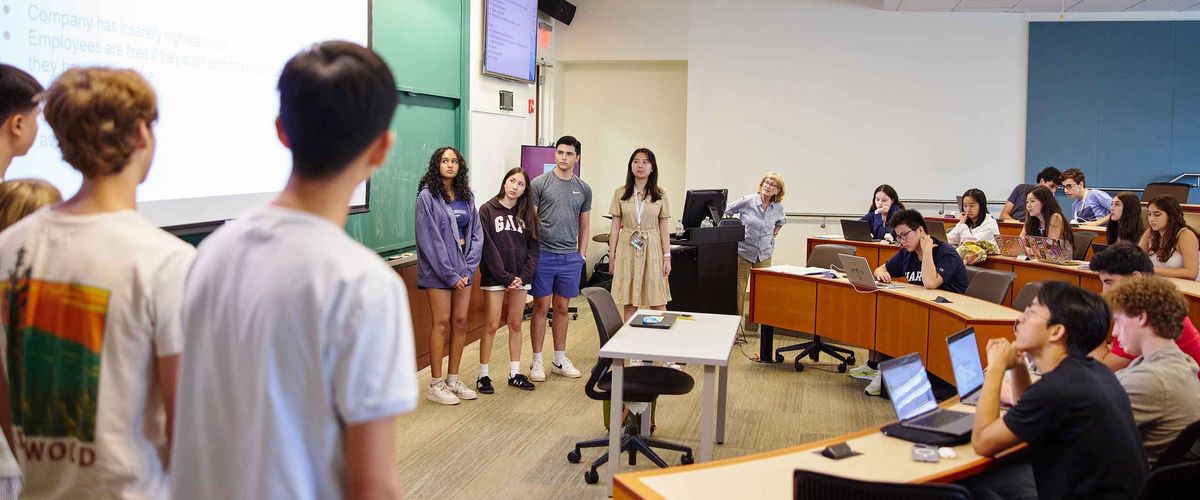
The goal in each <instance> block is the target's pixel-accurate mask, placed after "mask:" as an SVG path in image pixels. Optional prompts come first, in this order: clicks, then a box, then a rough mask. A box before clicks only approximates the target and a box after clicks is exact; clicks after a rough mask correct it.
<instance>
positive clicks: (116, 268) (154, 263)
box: [0, 67, 195, 498]
mask: <svg viewBox="0 0 1200 500" xmlns="http://www.w3.org/2000/svg"><path fill="white" fill-rule="evenodd" d="M45 100H46V121H47V122H48V123H49V124H50V127H51V128H53V129H54V135H55V137H56V138H57V139H58V143H59V148H60V149H61V150H62V156H63V159H64V160H66V161H67V163H69V164H70V165H71V166H72V167H74V168H75V169H76V170H78V171H79V172H80V173H81V174H83V184H82V186H81V187H80V188H79V192H77V193H75V195H74V196H72V197H71V198H70V199H69V200H67V201H65V202H63V203H60V204H58V205H54V206H53V207H50V208H49V209H45V210H40V211H38V212H35V213H33V214H32V215H30V216H28V217H25V218H24V219H22V220H21V221H20V222H18V223H16V224H14V225H13V226H11V227H9V228H8V229H7V230H5V231H4V232H3V233H0V272H2V273H3V276H4V278H3V280H4V286H3V288H4V293H3V301H4V304H3V308H2V310H3V311H5V318H4V319H5V321H4V329H5V334H6V338H5V340H6V341H7V346H6V347H7V360H6V361H7V363H6V367H7V369H8V372H7V375H8V377H7V379H8V388H9V392H10V393H11V403H12V418H13V427H14V431H15V435H16V436H15V438H14V441H15V442H14V446H13V448H14V449H15V450H17V451H18V454H19V456H20V458H21V468H22V471H23V472H24V486H23V488H24V490H23V491H22V495H25V496H28V497H30V498H109V497H134V498H160V497H163V496H165V495H166V494H167V489H168V487H169V486H168V479H167V473H166V460H165V459H166V457H167V455H168V454H169V453H170V448H171V424H172V421H173V417H174V409H175V404H174V403H175V386H176V384H175V380H176V373H177V371H178V366H179V354H180V352H181V351H182V349H183V344H184V342H183V329H182V328H181V325H180V321H179V306H180V298H181V295H182V292H183V280H184V276H185V275H186V274H187V270H188V265H189V264H190V263H191V261H192V258H193V256H194V255H195V250H194V249H193V248H192V247H191V246H190V245H188V244H187V243H184V242H183V241H181V240H179V239H178V238H176V237H174V236H172V235H170V234H168V233H167V232H165V231H163V230H161V229H159V228H157V227H155V226H154V225H153V224H151V223H150V222H149V221H147V220H146V219H145V218H144V217H142V216H141V215H139V214H138V213H137V211H136V208H137V188H138V185H139V184H141V183H142V181H143V180H145V178H146V176H147V175H148V174H149V172H150V164H151V162H152V161H153V158H154V149H155V137H154V131H153V125H154V122H155V120H156V119H157V118H158V102H157V97H156V95H155V93H154V89H152V88H151V87H150V84H149V83H147V82H146V80H145V79H143V78H142V77H141V75H138V74H137V73H136V72H134V71H132V70H123V69H111V68H84V67H75V68H71V69H69V70H67V71H66V72H65V73H63V74H62V75H61V76H59V77H58V79H57V80H56V81H55V82H54V84H53V85H51V87H50V90H49V91H48V92H47V93H46V99H45ZM100 124H104V126H101V125H100ZM9 402H10V401H9V400H7V399H6V400H5V401H4V403H5V404H8V403H9Z"/></svg>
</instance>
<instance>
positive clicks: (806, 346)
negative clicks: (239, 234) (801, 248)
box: [775, 244, 858, 373]
mask: <svg viewBox="0 0 1200 500" xmlns="http://www.w3.org/2000/svg"><path fill="white" fill-rule="evenodd" d="M856 253H857V250H856V249H855V248H854V247H852V246H850V245H833V244H829V245H817V246H815V247H813V249H812V253H811V254H809V256H808V267H823V268H826V269H829V268H830V267H831V266H833V265H835V264H837V263H838V262H839V260H838V256H839V255H854V254H856ZM788 351H800V354H797V355H796V364H795V368H796V371H798V372H802V371H804V365H803V364H801V363H800V360H802V359H804V358H805V357H808V358H809V359H812V360H813V361H816V360H817V358H818V357H819V356H820V355H821V353H825V354H828V355H829V356H832V357H833V358H834V359H836V360H838V361H840V362H841V364H839V365H838V368H837V370H838V372H839V373H846V365H847V364H851V365H853V364H855V363H856V362H857V361H858V360H856V359H854V351H851V350H850V349H846V348H843V347H836V346H833V345H831V344H826V343H825V342H824V341H822V340H821V336H819V335H813V339H812V341H811V342H801V343H799V344H793V345H790V346H787V347H780V348H778V349H775V362H776V363H782V362H783V353H785V352H788Z"/></svg>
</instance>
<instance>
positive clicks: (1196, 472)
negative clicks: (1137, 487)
mask: <svg viewBox="0 0 1200 500" xmlns="http://www.w3.org/2000/svg"><path fill="white" fill-rule="evenodd" d="M1198 479H1200V461H1193V462H1184V463H1181V464H1175V465H1168V466H1166V467H1157V468H1155V469H1154V470H1152V471H1150V475H1149V476H1147V477H1146V482H1145V483H1143V484H1142V489H1141V491H1139V492H1138V494H1137V496H1136V497H1134V498H1136V499H1137V500H1187V499H1188V498H1196V481H1197V480H1198Z"/></svg>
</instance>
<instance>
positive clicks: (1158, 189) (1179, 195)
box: [1142, 182, 1192, 203]
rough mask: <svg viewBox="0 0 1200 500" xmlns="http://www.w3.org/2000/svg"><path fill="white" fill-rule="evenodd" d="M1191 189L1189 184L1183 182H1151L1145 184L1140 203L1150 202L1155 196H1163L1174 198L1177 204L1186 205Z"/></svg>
mask: <svg viewBox="0 0 1200 500" xmlns="http://www.w3.org/2000/svg"><path fill="white" fill-rule="evenodd" d="M1191 189H1192V185H1191V184H1186V183H1183V182H1151V183H1149V184H1146V189H1145V190H1144V191H1142V201H1150V200H1152V199H1154V197H1156V196H1159V195H1164V194H1165V195H1167V196H1173V197H1175V200H1177V201H1179V203H1187V200H1188V192H1189V191H1191Z"/></svg>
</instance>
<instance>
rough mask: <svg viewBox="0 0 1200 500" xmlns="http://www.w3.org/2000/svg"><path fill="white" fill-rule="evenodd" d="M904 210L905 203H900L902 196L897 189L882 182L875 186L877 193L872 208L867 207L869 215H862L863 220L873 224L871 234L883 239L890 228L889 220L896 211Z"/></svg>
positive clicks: (872, 200)
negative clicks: (897, 193) (897, 194)
mask: <svg viewBox="0 0 1200 500" xmlns="http://www.w3.org/2000/svg"><path fill="white" fill-rule="evenodd" d="M901 210H904V204H903V203H900V197H899V196H896V190H895V189H892V187H891V186H889V185H887V184H882V185H880V186H879V187H877V188H875V194H874V195H873V197H872V198H871V208H868V209H867V215H864V216H862V218H861V219H859V220H862V221H866V222H867V223H868V224H870V225H871V235H872V236H873V237H874V238H875V239H883V236H884V235H886V234H887V233H888V230H889V229H890V228H889V227H888V225H887V223H888V221H890V220H892V217H893V216H894V215H896V212H899V211H901Z"/></svg>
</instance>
